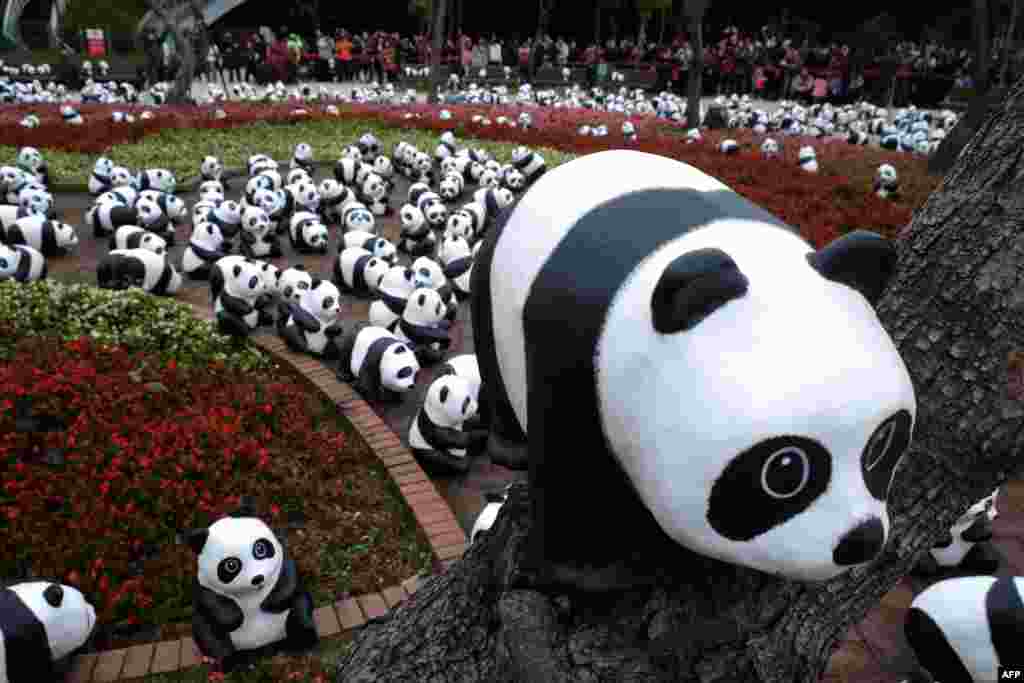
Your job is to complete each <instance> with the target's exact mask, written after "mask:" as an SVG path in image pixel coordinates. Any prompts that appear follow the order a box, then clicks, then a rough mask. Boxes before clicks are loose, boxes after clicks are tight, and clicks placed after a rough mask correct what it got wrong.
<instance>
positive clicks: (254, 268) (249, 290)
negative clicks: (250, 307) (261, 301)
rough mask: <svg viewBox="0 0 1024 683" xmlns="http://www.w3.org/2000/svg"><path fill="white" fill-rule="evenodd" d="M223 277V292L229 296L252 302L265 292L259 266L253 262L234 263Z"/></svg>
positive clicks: (264, 284)
mask: <svg viewBox="0 0 1024 683" xmlns="http://www.w3.org/2000/svg"><path fill="white" fill-rule="evenodd" d="M224 275H225V278H224V291H225V292H227V293H228V294H230V295H231V296H234V297H238V298H240V299H245V300H247V301H252V300H254V299H257V298H259V297H260V296H262V295H263V294H264V292H266V283H265V282H264V280H263V274H262V272H261V271H260V266H259V265H258V264H256V263H255V262H253V261H248V260H240V261H236V262H235V263H233V264H231V266H230V268H229V271H228V272H226V273H224Z"/></svg>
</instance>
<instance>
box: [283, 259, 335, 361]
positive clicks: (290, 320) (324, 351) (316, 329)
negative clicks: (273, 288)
mask: <svg viewBox="0 0 1024 683" xmlns="http://www.w3.org/2000/svg"><path fill="white" fill-rule="evenodd" d="M287 306H288V315H287V316H281V317H279V318H278V333H279V334H280V335H281V337H282V338H283V339H284V341H285V343H286V344H287V345H288V347H289V348H290V349H291V350H292V351H296V352H301V353H309V354H312V355H314V356H320V357H322V358H328V359H333V358H336V357H337V355H338V347H337V344H336V342H337V338H338V337H339V336H340V335H341V334H342V332H343V330H342V327H341V323H340V321H339V320H338V317H339V316H340V315H341V293H340V292H339V291H338V288H337V287H335V286H334V285H333V284H332V283H331V282H329V281H327V280H320V279H317V278H313V281H312V283H311V284H310V287H309V289H307V290H306V291H305V292H304V293H303V295H302V298H301V299H300V300H299V303H297V304H296V303H288V304H287Z"/></svg>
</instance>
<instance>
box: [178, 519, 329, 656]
mask: <svg viewBox="0 0 1024 683" xmlns="http://www.w3.org/2000/svg"><path fill="white" fill-rule="evenodd" d="M186 538H187V540H188V543H189V545H190V546H191V547H192V550H193V551H194V552H195V553H196V554H197V556H198V558H197V573H196V580H195V584H194V588H193V590H194V597H193V602H194V613H193V617H192V637H193V638H194V639H195V642H196V645H197V646H198V648H199V651H200V652H201V653H202V654H203V655H205V656H207V657H212V658H213V659H215V660H219V661H220V663H221V665H222V668H223V670H224V671H225V672H227V671H231V670H232V669H234V668H236V667H237V666H238V664H239V663H241V662H240V659H241V656H240V654H241V653H242V652H245V651H254V650H260V649H262V648H265V647H267V646H270V645H280V646H283V647H285V648H288V649H293V650H303V649H307V648H310V647H312V646H314V645H316V644H317V642H319V636H318V635H317V631H316V625H315V623H314V621H313V600H312V597H311V596H310V594H309V592H308V591H307V590H306V589H305V587H304V586H303V584H302V580H301V578H300V577H299V574H298V568H297V567H296V565H295V560H294V559H292V558H291V557H290V556H289V555H288V553H287V551H286V549H285V547H284V545H283V544H282V543H281V541H280V540H278V538H277V537H276V536H275V535H274V532H273V531H272V530H271V529H270V527H268V526H267V525H266V524H265V523H264V522H263V521H262V520H260V519H259V518H258V517H256V516H255V513H254V511H253V509H252V506H251V503H248V502H243V504H242V506H241V507H240V509H239V510H238V511H237V512H236V513H235V514H233V515H231V516H228V517H224V518H223V519H220V520H218V521H216V522H214V523H213V524H212V525H210V527H208V528H206V529H198V530H193V531H190V532H189V533H188V534H187V535H186Z"/></svg>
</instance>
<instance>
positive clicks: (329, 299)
mask: <svg viewBox="0 0 1024 683" xmlns="http://www.w3.org/2000/svg"><path fill="white" fill-rule="evenodd" d="M333 305H334V297H333V296H329V297H327V298H326V299H324V303H323V307H324V308H325V309H327V308H330V307H331V306H333Z"/></svg>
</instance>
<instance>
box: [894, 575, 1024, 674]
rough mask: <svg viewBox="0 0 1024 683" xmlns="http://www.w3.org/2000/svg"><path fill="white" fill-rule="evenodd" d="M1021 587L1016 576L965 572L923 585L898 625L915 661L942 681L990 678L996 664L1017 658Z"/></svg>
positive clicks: (1023, 608)
mask: <svg viewBox="0 0 1024 683" xmlns="http://www.w3.org/2000/svg"><path fill="white" fill-rule="evenodd" d="M1022 590H1024V578H1022V577H1019V576H1003V577H999V578H995V577H990V576H967V577H962V578H958V579H948V580H946V581H939V582H938V583H936V584H933V585H931V586H929V587H928V588H927V589H925V590H924V591H923V592H922V593H921V594H920V595H918V596H917V597H916V598H914V601H913V602H912V603H911V605H910V609H908V610H907V614H906V617H905V621H904V624H903V631H904V634H905V635H906V638H907V642H908V643H909V644H910V647H911V649H912V650H913V651H914V654H915V655H916V656H917V659H918V662H920V664H921V665H922V666H923V667H924V669H926V670H927V671H928V672H929V673H930V674H931V675H932V676H933V677H934V680H938V681H942V683H975V682H980V681H994V680H996V676H997V671H998V667H999V666H1000V665H1002V666H1013V665H1015V664H1018V663H1019V660H1020V634H1021V633H1022V632H1024V600H1022V599H1021V596H1022ZM922 678H926V677H922ZM926 679H927V678H926Z"/></svg>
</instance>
